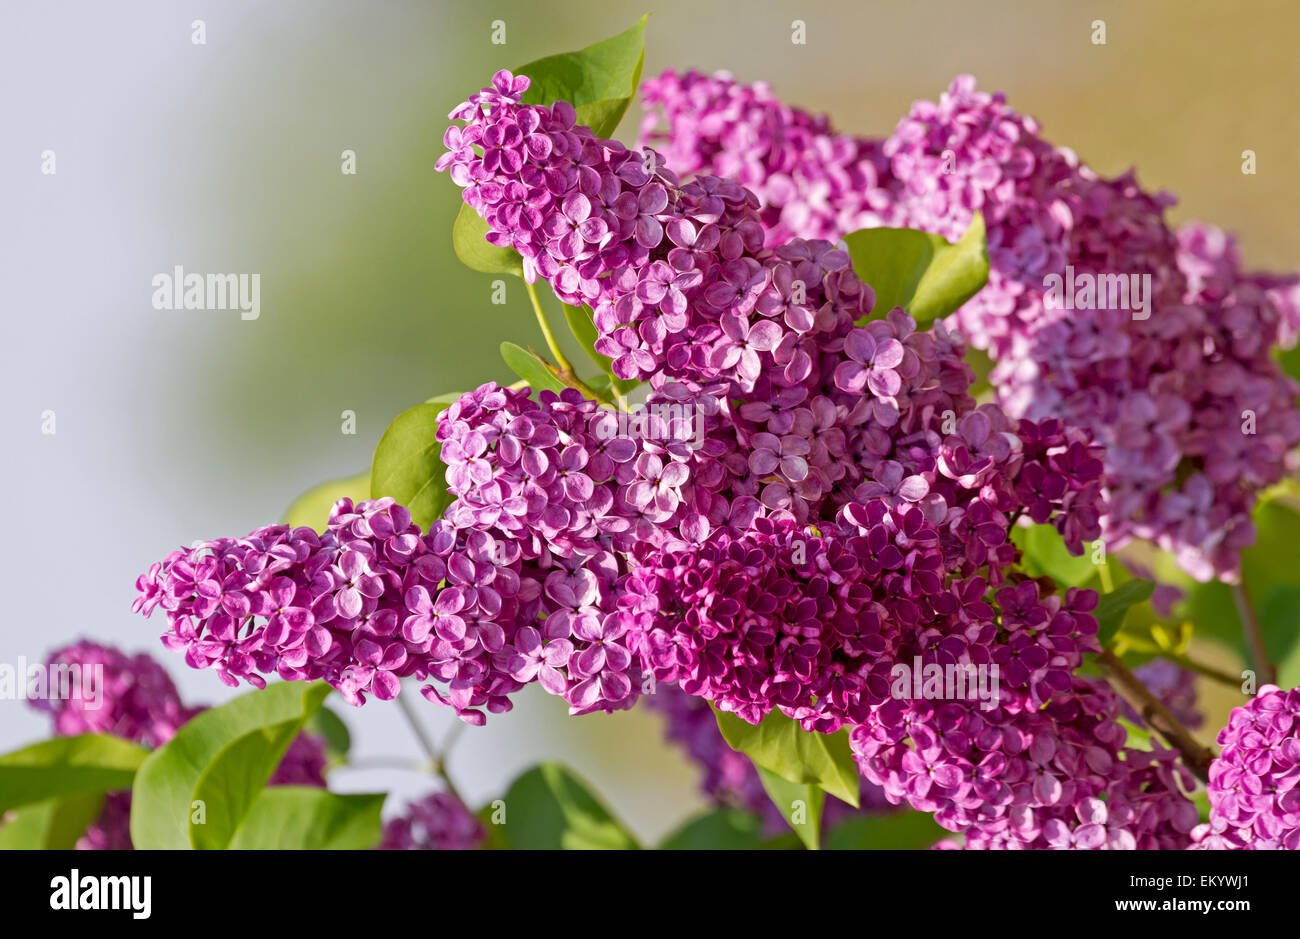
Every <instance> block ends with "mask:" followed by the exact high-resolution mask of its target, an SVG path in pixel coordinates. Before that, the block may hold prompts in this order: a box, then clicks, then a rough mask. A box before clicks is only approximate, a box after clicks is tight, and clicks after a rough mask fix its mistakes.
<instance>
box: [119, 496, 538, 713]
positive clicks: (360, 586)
mask: <svg viewBox="0 0 1300 939" xmlns="http://www.w3.org/2000/svg"><path fill="white" fill-rule="evenodd" d="M444 582H445V586H443V584H444ZM137 588H138V589H139V591H140V596H139V597H138V598H137V600H136V603H135V607H134V608H135V609H136V610H137V611H138V612H141V613H143V614H144V615H146V616H147V615H149V613H151V612H152V611H153V610H154V609H155V608H158V607H161V608H162V609H163V610H164V611H165V613H166V616H167V623H168V632H167V633H166V634H165V635H164V637H163V643H164V645H166V646H167V647H168V648H170V649H173V650H174V651H182V652H184V653H185V659H186V663H187V664H188V665H190V666H191V667H194V668H211V669H213V670H214V671H216V673H217V675H218V677H220V678H221V680H222V681H224V682H226V683H227V684H230V685H235V684H237V683H238V681H239V680H240V679H243V680H245V681H247V682H249V683H250V684H252V685H254V686H256V687H263V686H264V685H265V683H266V680H265V678H264V676H265V675H268V674H276V675H278V676H279V677H281V678H283V679H286V680H316V679H323V680H325V681H327V682H328V683H329V684H331V685H333V686H334V687H335V688H337V689H339V691H340V692H341V693H342V694H343V696H344V698H345V699H346V700H348V701H349V702H351V703H353V704H361V703H363V702H364V701H365V699H366V696H367V695H369V694H373V695H375V696H376V697H378V698H380V699H384V700H387V699H391V698H393V697H395V696H396V695H397V694H398V692H399V691H400V687H401V685H400V682H401V679H402V678H405V677H408V676H414V677H416V678H418V679H420V680H424V679H426V678H428V677H430V676H431V675H432V676H433V677H435V678H436V679H438V680H439V681H441V682H443V683H446V685H447V690H446V691H445V692H444V691H439V690H438V689H437V688H436V687H434V686H433V685H428V686H426V687H425V689H424V693H425V694H426V695H427V696H430V697H436V696H438V695H444V696H445V700H446V701H447V702H448V703H450V704H451V705H452V706H453V707H455V708H456V709H457V712H458V713H459V714H461V716H462V717H464V718H465V719H467V720H470V721H477V722H481V721H482V719H483V714H482V711H480V710H477V708H479V707H482V706H486V707H487V708H488V709H489V710H504V709H506V708H508V707H509V702H508V699H507V697H506V696H507V695H508V694H509V693H510V692H512V691H514V690H516V689H517V688H518V687H519V686H518V684H517V683H516V682H513V681H512V680H510V679H509V678H508V677H506V676H503V675H502V674H500V673H499V672H498V671H494V670H493V669H492V668H491V666H490V660H491V658H492V655H493V654H494V653H497V652H500V651H501V649H502V647H503V645H504V642H505V630H506V629H507V628H510V629H513V627H514V621H515V618H516V612H517V606H518V602H519V598H518V594H519V590H520V579H519V574H518V562H517V560H516V561H515V562H514V563H513V564H512V563H511V561H510V559H508V558H504V557H498V554H497V550H496V544H495V542H494V541H493V540H492V538H491V537H490V536H488V535H486V534H483V533H481V532H479V533H469V534H465V533H461V532H458V531H457V530H455V529H454V528H452V527H451V526H449V525H446V524H445V523H441V522H439V523H438V524H437V525H435V526H434V527H433V528H432V529H431V530H430V532H429V533H428V534H424V535H422V534H421V533H420V530H419V528H418V527H417V526H415V525H414V524H412V523H411V517H410V513H409V512H408V511H407V510H406V509H405V508H404V507H402V506H400V505H397V504H395V503H394V501H393V500H392V499H378V500H369V501H365V502H361V503H359V504H357V505H353V503H352V501H351V500H349V499H342V500H340V501H339V502H338V503H336V504H335V506H334V508H333V510H332V511H331V514H330V520H329V524H328V527H327V528H326V531H325V532H324V533H323V534H318V533H317V532H315V531H313V530H311V529H309V528H298V529H290V528H289V527H288V526H286V525H272V526H267V527H264V528H259V529H257V530H256V531H253V532H251V533H250V534H249V535H248V536H246V537H244V538H239V539H235V538H221V539H217V540H215V541H207V542H202V543H200V544H199V545H198V546H197V547H195V548H191V549H188V550H184V549H183V550H179V551H174V552H172V553H171V554H170V555H168V557H167V558H166V559H165V560H164V561H163V562H162V563H161V564H155V565H153V566H152V567H151V568H150V569H149V571H148V572H147V573H146V574H144V575H142V576H141V578H140V580H139V582H138V584H137ZM430 589H432V590H433V593H432V594H431V593H430Z"/></svg>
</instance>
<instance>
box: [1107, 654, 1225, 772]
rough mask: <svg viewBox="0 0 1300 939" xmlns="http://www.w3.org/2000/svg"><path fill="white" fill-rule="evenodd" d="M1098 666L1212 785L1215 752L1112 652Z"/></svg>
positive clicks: (1189, 765)
mask: <svg viewBox="0 0 1300 939" xmlns="http://www.w3.org/2000/svg"><path fill="white" fill-rule="evenodd" d="M1097 664H1098V665H1100V666H1101V670H1102V671H1103V672H1105V673H1106V678H1107V679H1109V681H1110V683H1111V685H1112V686H1114V688H1115V690H1116V691H1118V692H1119V694H1120V696H1121V697H1122V698H1123V699H1124V700H1125V701H1127V702H1128V703H1129V704H1131V705H1132V706H1133V709H1134V710H1136V711H1137V712H1138V713H1139V714H1141V715H1142V719H1143V720H1144V721H1146V723H1147V724H1148V725H1149V726H1150V727H1151V728H1152V729H1153V730H1154V731H1155V732H1156V733H1158V734H1159V735H1160V736H1161V737H1162V738H1164V741H1165V743H1167V744H1169V746H1171V747H1173V748H1174V749H1175V750H1177V751H1178V752H1179V753H1181V754H1182V756H1183V762H1184V763H1186V764H1187V768H1188V769H1190V770H1191V771H1192V774H1193V775H1194V776H1196V778H1197V779H1199V780H1201V781H1202V782H1209V779H1210V762H1211V761H1212V760H1213V759H1214V751H1213V750H1211V749H1210V748H1209V747H1207V746H1204V745H1203V744H1201V743H1200V742H1199V741H1198V740H1197V739H1196V738H1195V737H1193V736H1192V734H1191V732H1190V731H1188V729H1187V728H1186V727H1184V726H1183V725H1182V724H1180V723H1179V722H1178V719H1177V718H1176V717H1174V716H1173V715H1172V714H1170V713H1169V709H1168V708H1166V707H1165V706H1164V705H1163V704H1161V703H1160V702H1159V701H1158V700H1157V699H1156V698H1155V696H1154V695H1152V694H1151V692H1150V691H1148V690H1147V686H1146V685H1144V684H1142V680H1141V679H1140V678H1138V677H1137V676H1136V675H1134V674H1133V673H1132V672H1131V671H1130V670H1129V667H1128V666H1127V665H1125V664H1124V663H1123V662H1122V661H1121V660H1120V657H1119V656H1117V655H1116V654H1115V653H1114V652H1112V651H1111V650H1110V649H1105V650H1103V651H1102V653H1101V654H1100V655H1099V656H1097Z"/></svg>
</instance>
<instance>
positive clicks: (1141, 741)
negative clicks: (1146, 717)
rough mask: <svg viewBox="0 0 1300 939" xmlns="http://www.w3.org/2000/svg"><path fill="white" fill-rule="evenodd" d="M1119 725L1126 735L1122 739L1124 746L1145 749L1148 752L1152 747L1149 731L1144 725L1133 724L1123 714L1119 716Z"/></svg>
mask: <svg viewBox="0 0 1300 939" xmlns="http://www.w3.org/2000/svg"><path fill="white" fill-rule="evenodd" d="M1119 725H1120V726H1121V727H1123V728H1124V732H1125V733H1126V734H1127V735H1128V736H1127V737H1126V738H1125V740H1124V746H1126V747H1128V748H1130V749H1132V750H1145V751H1148V752H1149V751H1151V750H1152V749H1154V747H1153V746H1152V743H1151V731H1150V730H1148V729H1147V727H1146V725H1144V724H1143V725H1139V724H1135V723H1133V722H1132V721H1131V720H1129V719H1128V718H1127V717H1123V716H1121V717H1120V718H1119Z"/></svg>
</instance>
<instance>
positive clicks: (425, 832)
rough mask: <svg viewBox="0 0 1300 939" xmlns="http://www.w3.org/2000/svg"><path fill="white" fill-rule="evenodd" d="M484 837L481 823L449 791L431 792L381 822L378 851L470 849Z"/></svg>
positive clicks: (484, 839) (476, 846) (476, 845)
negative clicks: (394, 815) (382, 826)
mask: <svg viewBox="0 0 1300 939" xmlns="http://www.w3.org/2000/svg"><path fill="white" fill-rule="evenodd" d="M486 840H487V830H486V829H485V828H484V827H483V823H482V822H480V821H479V820H478V819H477V818H475V817H474V816H473V815H472V814H471V813H470V811H469V809H467V808H465V805H464V803H463V802H461V801H460V800H459V799H457V798H456V797H455V796H453V795H452V794H450V793H448V792H433V793H430V794H429V795H427V796H425V797H423V798H421V799H416V800H414V801H412V802H410V803H408V804H407V806H406V810H405V811H404V812H402V814H400V815H398V816H396V817H394V818H390V819H389V820H388V821H387V822H385V823H384V836H383V840H381V841H380V842H379V844H378V845H377V848H378V850H380V851H469V850H472V849H474V848H478V847H481V846H482V845H483V842H484V841H486Z"/></svg>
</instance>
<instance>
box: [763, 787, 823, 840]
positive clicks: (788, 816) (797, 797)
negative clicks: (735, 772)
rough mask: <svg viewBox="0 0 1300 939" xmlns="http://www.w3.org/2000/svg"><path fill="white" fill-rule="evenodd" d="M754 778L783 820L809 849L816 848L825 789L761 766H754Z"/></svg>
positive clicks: (820, 828)
mask: <svg viewBox="0 0 1300 939" xmlns="http://www.w3.org/2000/svg"><path fill="white" fill-rule="evenodd" d="M758 778H759V779H761V780H762V782H763V788H764V789H765V790H767V795H768V798H770V799H771V800H772V804H773V805H775V806H776V807H777V810H778V811H779V812H780V813H781V817H782V818H784V819H785V823H786V824H787V825H789V826H790V828H791V830H793V831H794V833H795V834H796V835H798V836H799V840H800V841H802V842H803V843H804V846H805V847H806V848H807V849H808V850H809V851H816V850H817V848H818V846H819V843H820V841H821V832H822V806H823V805H824V804H825V802H826V793H825V791H824V790H823V789H822V788H821V787H820V786H817V785H815V784H813V783H796V782H790V780H788V779H783V778H781V777H780V776H778V775H776V773H773V772H770V771H768V770H765V769H763V767H761V766H760V767H758Z"/></svg>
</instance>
